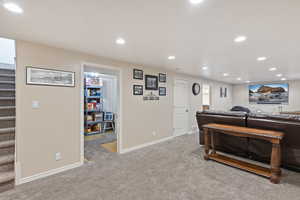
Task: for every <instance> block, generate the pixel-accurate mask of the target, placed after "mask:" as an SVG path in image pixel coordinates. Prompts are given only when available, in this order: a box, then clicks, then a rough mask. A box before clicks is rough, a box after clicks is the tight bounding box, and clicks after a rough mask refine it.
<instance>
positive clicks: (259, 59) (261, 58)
mask: <svg viewBox="0 0 300 200" xmlns="http://www.w3.org/2000/svg"><path fill="white" fill-rule="evenodd" d="M265 60H267V57H264V56H262V57H258V58H257V61H265Z"/></svg>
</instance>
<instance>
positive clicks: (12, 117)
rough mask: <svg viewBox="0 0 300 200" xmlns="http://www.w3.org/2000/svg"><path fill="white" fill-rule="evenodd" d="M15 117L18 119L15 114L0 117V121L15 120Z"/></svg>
mask: <svg viewBox="0 0 300 200" xmlns="http://www.w3.org/2000/svg"><path fill="white" fill-rule="evenodd" d="M13 119H16V117H15V116H5V117H0V121H1V120H13Z"/></svg>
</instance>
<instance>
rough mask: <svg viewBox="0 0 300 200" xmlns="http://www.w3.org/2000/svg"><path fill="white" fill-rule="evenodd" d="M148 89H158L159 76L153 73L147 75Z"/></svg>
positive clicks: (146, 85) (146, 84)
mask: <svg viewBox="0 0 300 200" xmlns="http://www.w3.org/2000/svg"><path fill="white" fill-rule="evenodd" d="M145 87H146V90H158V77H157V76H152V75H146V76H145Z"/></svg>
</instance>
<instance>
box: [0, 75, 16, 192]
mask: <svg viewBox="0 0 300 200" xmlns="http://www.w3.org/2000/svg"><path fill="white" fill-rule="evenodd" d="M15 115H16V114H15V70H9V69H0V192H3V191H6V190H9V189H11V188H13V187H14V185H15V172H14V163H15Z"/></svg>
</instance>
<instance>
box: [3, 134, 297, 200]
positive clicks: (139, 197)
mask: <svg viewBox="0 0 300 200" xmlns="http://www.w3.org/2000/svg"><path fill="white" fill-rule="evenodd" d="M195 138H196V136H195V135H188V136H182V137H178V138H175V139H173V140H171V141H168V142H165V143H161V144H157V145H154V146H151V147H148V148H144V149H141V150H138V151H135V152H131V153H127V154H123V155H119V154H117V153H110V152H107V151H106V150H104V149H102V148H98V149H100V150H99V151H97V152H95V153H93V154H90V156H91V158H92V161H90V162H88V163H87V164H85V165H84V166H83V167H80V168H77V169H73V170H71V171H67V172H64V173H61V174H57V175H54V176H51V177H48V178H44V179H41V180H38V181H34V182H31V183H27V184H23V185H21V186H18V187H17V188H16V189H15V190H12V191H8V192H5V193H3V194H0V199H1V200H299V199H300V174H299V173H295V172H290V171H286V170H284V171H283V175H284V177H283V179H282V183H281V184H279V185H274V184H271V183H270V182H269V180H268V179H265V178H262V177H259V176H257V175H254V174H250V173H247V172H244V171H241V170H238V169H235V168H232V167H228V166H224V165H221V164H218V163H215V162H213V161H208V162H207V161H204V160H203V158H202V155H201V154H202V149H200V148H199V145H198V144H196V142H195V141H196V139H195ZM37 162H38V161H37Z"/></svg>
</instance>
